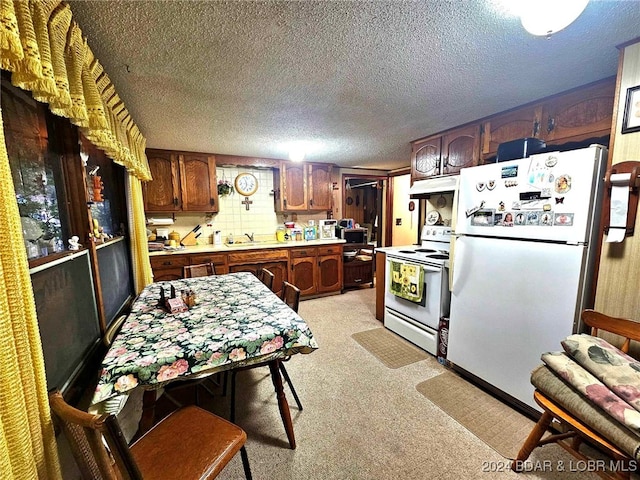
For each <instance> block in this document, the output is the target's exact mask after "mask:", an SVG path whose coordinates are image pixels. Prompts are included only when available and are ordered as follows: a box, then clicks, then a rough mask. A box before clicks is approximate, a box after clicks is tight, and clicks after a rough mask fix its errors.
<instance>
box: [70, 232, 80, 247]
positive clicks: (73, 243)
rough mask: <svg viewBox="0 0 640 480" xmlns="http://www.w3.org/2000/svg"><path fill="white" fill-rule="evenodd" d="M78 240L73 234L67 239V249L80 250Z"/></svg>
mask: <svg viewBox="0 0 640 480" xmlns="http://www.w3.org/2000/svg"><path fill="white" fill-rule="evenodd" d="M78 240H80V238H79V237H78V236H77V235H74V236H73V237H71V238H70V239H69V250H80V247H81V246H82V245H80V243H78Z"/></svg>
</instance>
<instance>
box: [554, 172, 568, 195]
mask: <svg viewBox="0 0 640 480" xmlns="http://www.w3.org/2000/svg"><path fill="white" fill-rule="evenodd" d="M569 190H571V177H570V176H569V175H560V176H559V177H558V178H556V193H567V192H568V191H569Z"/></svg>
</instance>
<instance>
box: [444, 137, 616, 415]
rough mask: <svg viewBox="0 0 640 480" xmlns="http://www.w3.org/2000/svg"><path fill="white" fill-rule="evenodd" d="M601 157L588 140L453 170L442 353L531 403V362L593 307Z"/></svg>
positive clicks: (555, 347) (576, 325) (573, 329)
mask: <svg viewBox="0 0 640 480" xmlns="http://www.w3.org/2000/svg"><path fill="white" fill-rule="evenodd" d="M606 157H607V150H606V148H604V147H601V146H595V145H594V146H591V147H589V148H583V149H579V150H572V151H568V152H554V153H543V154H538V155H533V156H531V157H529V158H526V159H520V160H512V161H508V162H501V163H494V164H488V165H482V166H478V167H471V168H466V169H463V170H462V171H461V174H460V185H459V192H458V202H459V203H458V218H457V223H456V227H455V241H454V247H453V255H452V267H451V268H452V269H453V273H452V281H451V290H452V291H451V315H450V326H449V351H448V359H449V361H450V362H452V363H453V364H454V366H455V367H456V368H457V369H459V370H462V371H463V373H465V372H466V373H470V374H472V375H473V376H475V377H476V378H478V379H480V380H481V381H483V382H486V383H487V384H489V385H491V386H493V387H494V388H495V389H498V390H499V391H500V392H503V393H506V394H507V395H508V397H507V398H509V397H511V398H515V399H516V400H518V401H519V402H522V403H523V404H525V405H528V406H530V407H533V408H535V409H536V410H540V409H539V408H538V407H537V405H536V404H535V402H534V400H533V390H534V389H533V386H532V385H531V383H530V380H529V379H530V374H531V371H532V370H533V369H534V368H535V367H536V366H537V365H539V364H540V363H541V361H540V355H541V354H542V353H543V352H547V351H556V350H559V349H561V348H562V347H561V345H560V341H561V340H563V339H564V338H565V337H566V336H567V335H570V334H571V333H573V332H576V331H581V329H582V325H581V323H580V312H581V311H582V309H583V308H588V307H590V306H591V302H592V294H591V289H592V286H593V282H592V280H593V275H594V263H595V262H594V260H595V258H594V257H595V255H596V253H597V252H596V248H597V243H598V242H597V240H598V234H599V233H598V227H599V218H600V208H601V202H602V192H603V189H604V169H605V164H606ZM525 408H526V407H525Z"/></svg>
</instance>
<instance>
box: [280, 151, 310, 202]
mask: <svg viewBox="0 0 640 480" xmlns="http://www.w3.org/2000/svg"><path fill="white" fill-rule="evenodd" d="M280 168H281V174H280V176H281V191H282V209H283V210H288V211H299V210H308V208H309V196H308V190H307V167H306V165H305V164H286V163H282V166H281V167H280Z"/></svg>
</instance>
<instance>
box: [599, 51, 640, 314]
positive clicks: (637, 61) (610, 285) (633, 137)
mask: <svg viewBox="0 0 640 480" xmlns="http://www.w3.org/2000/svg"><path fill="white" fill-rule="evenodd" d="M618 75H619V77H618V81H619V90H618V95H617V97H618V103H617V115H616V116H617V120H616V124H615V131H614V133H613V134H612V137H611V138H612V139H613V147H612V151H611V152H610V155H611V163H612V164H613V165H615V164H616V163H620V162H624V161H629V160H634V161H640V132H635V133H627V134H625V135H622V134H621V133H620V131H621V129H622V118H623V113H624V106H625V99H626V94H627V89H628V88H629V87H634V86H636V85H640V39H638V41H637V42H636V43H634V44H631V45H628V46H626V47H625V48H624V49H623V50H622V51H621V68H620V69H619V72H618ZM614 115H615V112H614ZM639 288H640V215H638V216H637V217H636V225H635V235H634V236H632V237H626V238H625V240H624V242H622V243H604V244H603V246H602V252H601V258H600V271H599V275H598V286H597V290H596V299H595V308H596V310H599V311H601V312H603V313H606V314H607V315H612V316H617V317H626V318H630V319H633V320H637V321H640V293H639Z"/></svg>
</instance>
